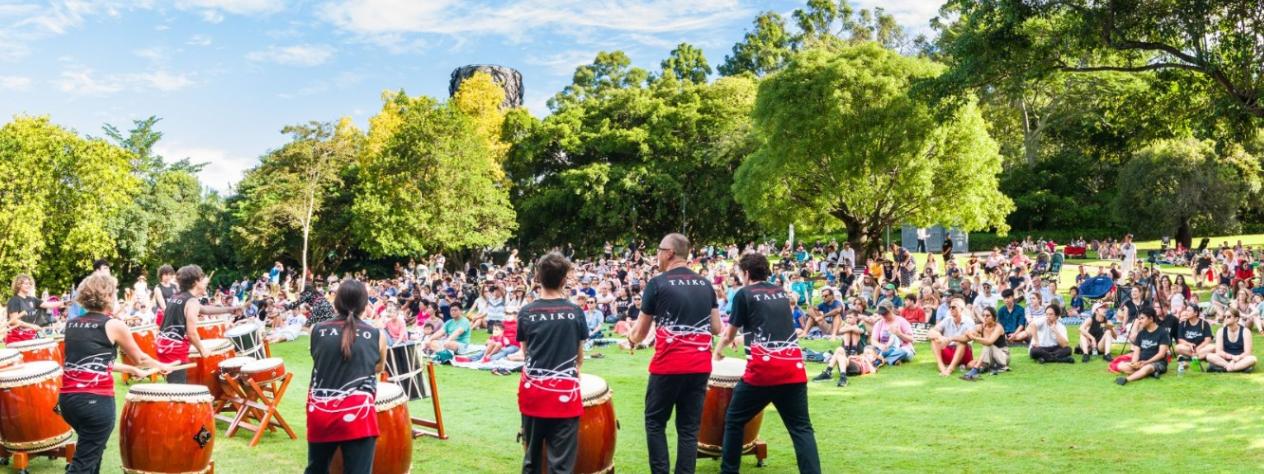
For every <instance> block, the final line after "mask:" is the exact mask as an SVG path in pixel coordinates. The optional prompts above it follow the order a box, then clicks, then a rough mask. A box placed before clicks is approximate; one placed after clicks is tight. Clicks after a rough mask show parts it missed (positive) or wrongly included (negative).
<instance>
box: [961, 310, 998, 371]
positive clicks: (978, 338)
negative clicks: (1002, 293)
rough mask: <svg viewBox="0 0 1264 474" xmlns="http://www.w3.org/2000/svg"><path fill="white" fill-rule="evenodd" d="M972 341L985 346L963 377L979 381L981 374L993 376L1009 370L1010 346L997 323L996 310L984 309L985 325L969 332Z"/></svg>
mask: <svg viewBox="0 0 1264 474" xmlns="http://www.w3.org/2000/svg"><path fill="white" fill-rule="evenodd" d="M969 335H970V340H971V341H974V342H977V343H979V344H981V345H982V346H983V349H982V351H981V352H980V353H979V358H978V359H975V360H974V361H972V362H970V364H969V367H970V371H969V372H966V374H965V375H962V376H961V379H962V380H968V381H971V382H974V381H977V380H979V373H980V372H981V371H984V370H990V371H992V375H996V374H997V373H999V372H1001V371H1003V370H1009V345H1008V344H1007V343H1006V341H1005V329H1004V328H1002V327H1001V325H1000V324H998V323H997V322H996V309H995V308H992V307H987V306H985V307H984V308H983V324H981V325H979V326H978V327H975V328H974V330H972V331H970V332H969Z"/></svg>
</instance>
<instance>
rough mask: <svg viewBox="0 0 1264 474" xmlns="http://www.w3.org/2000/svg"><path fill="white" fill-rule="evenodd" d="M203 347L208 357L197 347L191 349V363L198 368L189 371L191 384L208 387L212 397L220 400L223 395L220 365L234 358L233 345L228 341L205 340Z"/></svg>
mask: <svg viewBox="0 0 1264 474" xmlns="http://www.w3.org/2000/svg"><path fill="white" fill-rule="evenodd" d="M202 347H204V348H206V352H207V354H206V355H203V354H201V353H199V352H198V350H197V347H196V346H192V345H190V347H189V362H193V363H195V364H197V367H194V368H192V369H189V377H188V380H189V383H190V384H196V385H201V386H204V387H206V388H207V389H209V390H210V391H211V395H212V396H214V397H216V398H219V396H220V394H221V393H223V392H222V391H221V389H220V385H219V363H220V362H222V361H224V360H227V359H228V358H230V357H232V356H233V344H232V343H231V342H228V339H203V340H202Z"/></svg>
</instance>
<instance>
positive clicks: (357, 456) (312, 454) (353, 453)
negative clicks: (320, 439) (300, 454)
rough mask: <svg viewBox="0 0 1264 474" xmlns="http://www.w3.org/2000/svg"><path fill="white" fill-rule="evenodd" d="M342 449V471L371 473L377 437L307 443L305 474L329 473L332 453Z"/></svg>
mask: <svg viewBox="0 0 1264 474" xmlns="http://www.w3.org/2000/svg"><path fill="white" fill-rule="evenodd" d="M339 449H342V472H343V473H344V474H371V473H372V472H373V452H374V450H375V449H377V437H376V436H370V437H367V438H360V439H353V440H348V441H338V442H334V443H311V442H309V443H307V470H306V471H304V472H305V473H306V474H329V463H330V462H332V461H333V459H334V453H337V452H338V450H339Z"/></svg>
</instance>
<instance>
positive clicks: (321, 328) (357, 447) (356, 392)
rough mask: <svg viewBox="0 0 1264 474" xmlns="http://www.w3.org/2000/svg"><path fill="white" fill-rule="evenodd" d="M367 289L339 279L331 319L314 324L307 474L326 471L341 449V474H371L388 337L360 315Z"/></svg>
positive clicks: (353, 282)
mask: <svg viewBox="0 0 1264 474" xmlns="http://www.w3.org/2000/svg"><path fill="white" fill-rule="evenodd" d="M368 303H369V292H368V290H366V289H365V288H364V284H363V283H360V282H359V281H357V280H352V279H347V280H343V281H342V283H340V284H339V285H338V292H337V293H336V294H335V295H334V311H336V312H337V314H338V316H337V317H336V318H335V319H332V320H328V321H323V322H320V323H316V325H315V326H314V327H312V345H311V354H312V381H311V384H310V387H311V388H310V389H309V390H308V392H307V470H306V474H328V473H329V465H330V462H331V461H332V460H333V457H334V454H335V453H337V452H338V451H339V450H341V451H342V466H343V468H342V472H344V473H347V474H369V473H370V472H372V471H373V453H374V451H375V449H376V448H377V437H378V426H377V410H376V409H374V407H373V403H374V402H375V401H376V399H377V374H380V373H382V370H383V369H385V368H386V336H385V335H384V334H382V330H381V329H377V328H375V327H373V326H370V325H369V323H366V322H364V321H363V320H361V319H360V318H361V317H363V316H364V314H365V307H366V306H368Z"/></svg>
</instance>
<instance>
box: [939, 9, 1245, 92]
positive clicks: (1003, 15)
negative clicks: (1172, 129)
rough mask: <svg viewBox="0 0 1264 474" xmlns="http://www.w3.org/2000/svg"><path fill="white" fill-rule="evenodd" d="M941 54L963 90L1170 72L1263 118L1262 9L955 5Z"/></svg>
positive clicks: (950, 77) (954, 80)
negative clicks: (1068, 77)
mask: <svg viewBox="0 0 1264 474" xmlns="http://www.w3.org/2000/svg"><path fill="white" fill-rule="evenodd" d="M943 11H944V12H945V14H946V15H947V16H949V17H953V18H957V21H956V22H955V23H954V26H953V28H952V29H951V30H950V32H949V34H948V36H947V37H945V38H944V39H945V41H942V42H941V47H942V51H943V53H944V54H945V56H946V57H948V58H950V60H951V61H952V70H951V71H950V73H949V74H948V75H947V78H948V79H951V81H952V82H955V83H958V84H976V85H977V84H983V83H995V82H997V81H998V80H1015V81H1026V80H1028V79H1031V78H1040V77H1046V76H1048V75H1049V74H1052V73H1054V72H1058V71H1062V72H1080V73H1093V72H1102V71H1117V72H1127V73H1146V72H1153V71H1164V72H1170V73H1171V74H1170V75H1168V76H1164V77H1167V78H1168V79H1169V80H1179V79H1180V78H1187V77H1189V76H1190V75H1193V76H1196V77H1197V78H1199V79H1200V80H1202V81H1206V82H1208V83H1211V84H1214V85H1215V87H1216V89H1218V91H1219V96H1220V97H1222V98H1224V99H1225V100H1226V101H1227V102H1229V103H1231V104H1233V105H1234V106H1235V107H1236V109H1237V111H1238V112H1239V113H1244V114H1248V115H1251V116H1255V117H1264V104H1261V103H1260V96H1261V94H1262V93H1264V35H1261V34H1260V31H1262V30H1264V3H1261V2H1259V1H1258V0H1223V1H1208V0H1197V1H1173V0H1108V1H1099V0H1059V1H1051V0H1040V1H1013V0H949V1H948V2H947V3H946V4H945V5H944V7H943Z"/></svg>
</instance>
